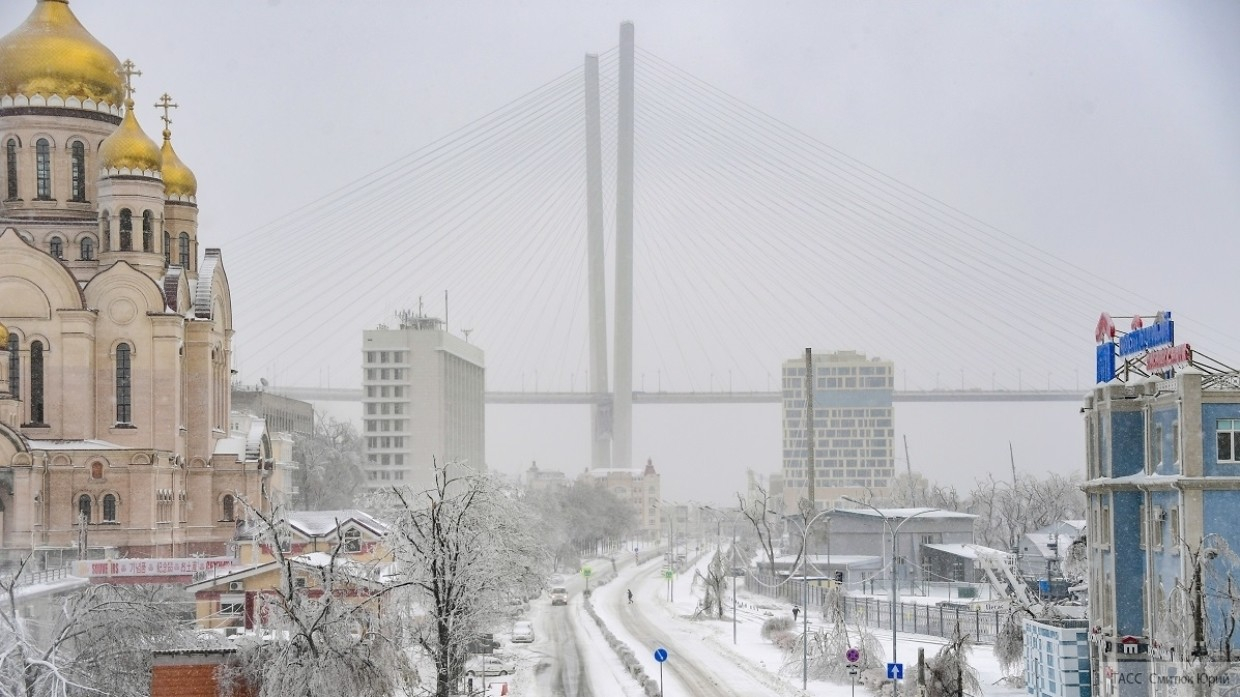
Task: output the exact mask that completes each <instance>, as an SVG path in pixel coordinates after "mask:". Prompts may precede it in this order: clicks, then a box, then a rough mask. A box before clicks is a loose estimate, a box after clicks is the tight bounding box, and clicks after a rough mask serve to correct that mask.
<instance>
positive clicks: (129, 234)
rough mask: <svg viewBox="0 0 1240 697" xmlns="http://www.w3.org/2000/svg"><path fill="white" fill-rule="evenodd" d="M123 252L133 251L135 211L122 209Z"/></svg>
mask: <svg viewBox="0 0 1240 697" xmlns="http://www.w3.org/2000/svg"><path fill="white" fill-rule="evenodd" d="M120 227H121V251H122V252H132V251H133V211H130V210H129V209H128V208H122V209H121V224H120Z"/></svg>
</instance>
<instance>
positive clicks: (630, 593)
mask: <svg viewBox="0 0 1240 697" xmlns="http://www.w3.org/2000/svg"><path fill="white" fill-rule="evenodd" d="M632 604H633V589H631V588H630V589H629V605H632Z"/></svg>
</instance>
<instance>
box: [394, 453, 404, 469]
mask: <svg viewBox="0 0 1240 697" xmlns="http://www.w3.org/2000/svg"><path fill="white" fill-rule="evenodd" d="M392 464H394V465H396V466H397V467H400V466H403V465H404V464H405V454H404V453H396V454H395V455H393V456H392Z"/></svg>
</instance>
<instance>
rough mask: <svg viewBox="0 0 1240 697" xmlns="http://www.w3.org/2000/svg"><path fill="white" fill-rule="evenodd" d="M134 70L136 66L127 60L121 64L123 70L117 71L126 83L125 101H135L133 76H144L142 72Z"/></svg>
mask: <svg viewBox="0 0 1240 697" xmlns="http://www.w3.org/2000/svg"><path fill="white" fill-rule="evenodd" d="M134 68H135V66H134V63H133V61H131V60H129V59H128V58H126V59H125V62H124V63H121V69H120V70H118V71H116V73H117V74H118V75H120V76H121V79H123V80H124V81H125V101H129V100H131V99H133V93H134V91H135V90H134V88H133V76H134V75H141V74H142V71H141V70H134Z"/></svg>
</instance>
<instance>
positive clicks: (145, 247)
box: [142, 211, 155, 252]
mask: <svg viewBox="0 0 1240 697" xmlns="http://www.w3.org/2000/svg"><path fill="white" fill-rule="evenodd" d="M154 222H155V216H153V215H152V214H151V212H150V211H142V251H144V252H153V251H155V230H154V229H153V228H152V226H153V225H154Z"/></svg>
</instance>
